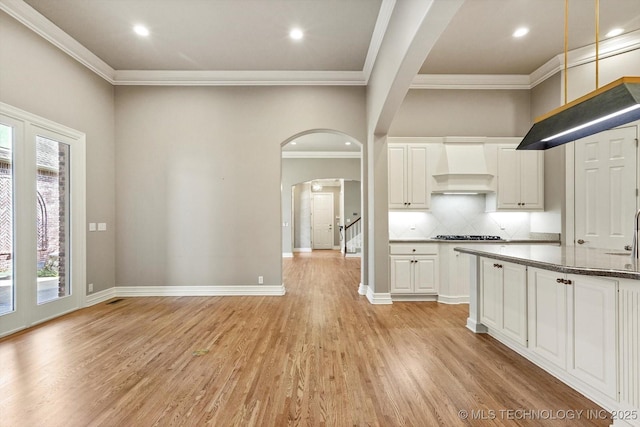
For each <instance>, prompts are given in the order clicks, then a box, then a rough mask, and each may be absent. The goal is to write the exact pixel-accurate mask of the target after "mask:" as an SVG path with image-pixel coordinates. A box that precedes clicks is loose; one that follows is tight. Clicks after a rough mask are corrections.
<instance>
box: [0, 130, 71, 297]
mask: <svg viewBox="0 0 640 427" xmlns="http://www.w3.org/2000/svg"><path fill="white" fill-rule="evenodd" d="M68 159H69V146H68V145H66V144H61V143H60V144H59V143H57V142H54V141H49V140H47V139H44V138H37V163H38V170H37V174H38V175H37V179H36V183H37V191H38V198H37V203H38V206H37V231H38V233H37V239H38V241H37V250H38V254H37V259H38V269H41V268H42V267H43V266H44V265H45V263H46V262H47V261H49V260H50V258H52V259H57V261H58V296H65V295H67V291H68V290H67V253H66V247H67V241H66V231H67V220H68V218H67V212H68V206H67V203H68V198H67V187H68V176H69V173H68ZM12 187H13V177H12V165H11V163H10V162H9V161H8V160H1V159H0V272H3V271H8V270H10V269H11V266H12V263H13V259H12V258H13V218H12V216H13V212H12V209H13V205H12V200H11V196H12ZM53 257H55V258H53Z"/></svg>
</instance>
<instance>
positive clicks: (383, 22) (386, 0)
mask: <svg viewBox="0 0 640 427" xmlns="http://www.w3.org/2000/svg"><path fill="white" fill-rule="evenodd" d="M395 5H396V0H382V4H381V5H380V12H379V13H378V19H377V20H376V25H375V27H374V28H373V34H372V35H371V43H370V44H369V51H368V52H367V58H366V59H365V61H364V67H363V68H362V72H363V73H364V78H365V84H366V83H368V82H369V77H371V71H372V70H373V65H374V64H375V62H376V58H377V57H378V52H379V51H380V46H382V40H383V39H384V34H385V33H386V32H387V27H388V26H389V21H390V20H391V15H392V14H393V8H394V7H395Z"/></svg>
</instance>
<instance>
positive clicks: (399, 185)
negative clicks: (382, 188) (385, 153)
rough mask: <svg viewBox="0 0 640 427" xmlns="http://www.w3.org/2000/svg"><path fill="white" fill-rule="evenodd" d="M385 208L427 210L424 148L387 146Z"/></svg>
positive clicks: (396, 144) (391, 144)
mask: <svg viewBox="0 0 640 427" xmlns="http://www.w3.org/2000/svg"><path fill="white" fill-rule="evenodd" d="M388 163H389V171H388V173H389V209H429V201H430V193H429V189H428V185H427V182H428V181H427V178H428V172H427V169H428V168H427V145H426V144H400V143H390V144H389V158H388Z"/></svg>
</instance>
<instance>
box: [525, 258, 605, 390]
mask: <svg viewBox="0 0 640 427" xmlns="http://www.w3.org/2000/svg"><path fill="white" fill-rule="evenodd" d="M528 282H529V348H530V350H531V351H533V352H534V353H536V354H537V355H539V356H542V357H543V358H544V359H545V360H547V361H549V362H551V363H553V364H554V365H556V366H558V367H560V368H562V369H565V370H566V371H567V372H569V373H570V374H571V375H572V376H573V377H575V378H577V379H579V380H580V381H582V382H584V383H586V384H588V385H590V386H592V387H593V388H594V389H595V390H597V391H598V392H600V393H602V394H603V395H605V396H607V397H609V398H612V399H616V398H617V374H616V372H617V361H616V355H617V353H616V342H617V341H616V332H617V329H616V299H617V292H618V290H617V288H618V282H617V281H616V280H611V279H604V278H601V277H593V276H586V275H573V274H569V275H566V276H565V275H563V274H561V273H555V272H552V271H547V270H540V269H535V268H531V269H530V271H529V277H528Z"/></svg>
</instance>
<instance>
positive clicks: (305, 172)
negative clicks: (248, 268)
mask: <svg viewBox="0 0 640 427" xmlns="http://www.w3.org/2000/svg"><path fill="white" fill-rule="evenodd" d="M360 163H361V162H360V159H282V223H283V224H284V223H288V224H289V226H283V227H282V253H285V254H286V253H291V252H292V248H291V233H292V231H291V187H293V186H294V185H296V184H300V183H302V182H307V181H311V180H314V179H332V178H334V179H335V178H342V179H350V180H354V179H358V180H359V179H360ZM296 247H297V248H299V247H305V246H296Z"/></svg>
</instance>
